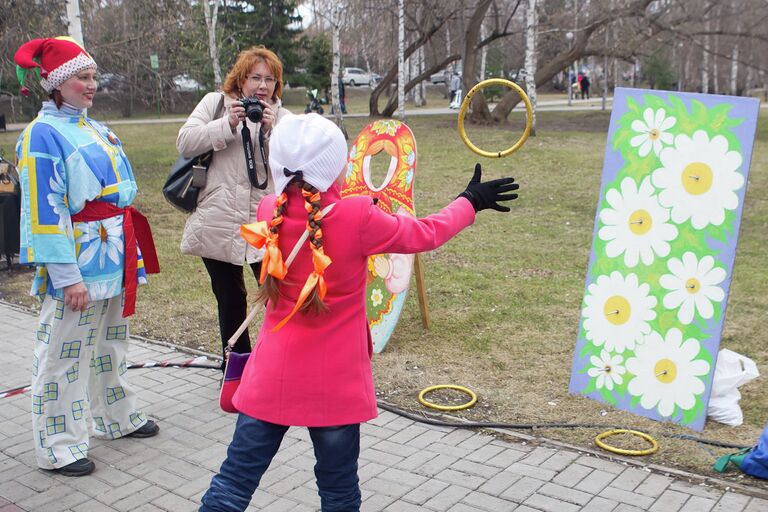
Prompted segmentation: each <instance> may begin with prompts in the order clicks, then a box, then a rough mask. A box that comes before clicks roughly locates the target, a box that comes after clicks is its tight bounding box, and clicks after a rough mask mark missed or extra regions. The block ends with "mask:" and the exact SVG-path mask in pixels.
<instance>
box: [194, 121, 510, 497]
mask: <svg viewBox="0 0 768 512" xmlns="http://www.w3.org/2000/svg"><path fill="white" fill-rule="evenodd" d="M346 163H347V145H346V141H345V139H344V136H343V134H342V133H341V131H340V130H339V129H338V128H337V127H336V125H335V124H333V123H332V122H331V121H329V120H327V119H325V118H323V117H321V116H319V115H317V114H306V115H295V116H294V115H289V116H286V117H284V118H283V119H282V121H281V122H280V124H278V125H277V126H276V127H275V128H274V129H273V131H272V138H271V141H270V155H269V164H270V168H271V174H272V178H273V180H274V185H275V195H270V196H266V197H264V199H262V201H261V203H260V204H259V207H258V210H257V219H258V222H256V223H255V224H249V225H246V226H243V228H242V230H241V233H242V234H243V236H244V237H245V239H246V240H247V241H248V242H249V243H251V244H253V245H255V246H257V247H259V248H261V247H263V248H264V249H265V250H266V252H265V256H264V261H263V262H262V267H261V268H262V274H261V279H260V280H261V281H262V283H263V286H262V287H261V293H262V295H263V298H264V299H265V300H266V306H267V309H266V313H265V317H264V323H263V324H262V326H261V330H260V331H259V335H258V339H257V341H256V346H255V348H254V350H253V352H252V353H251V357H250V359H249V360H248V363H247V365H246V367H245V371H244V372H243V376H242V381H241V384H240V387H239V388H238V390H237V392H236V393H235V396H234V400H233V401H234V404H235V406H236V407H237V409H238V411H239V412H240V415H239V417H238V420H237V426H236V429H235V433H234V436H233V438H232V442H231V443H230V445H229V449H228V451H227V458H226V459H225V461H224V463H223V464H222V466H221V469H220V472H219V474H217V475H216V476H215V477H214V478H213V480H212V481H211V486H210V488H209V489H208V491H207V492H206V493H205V495H204V496H203V499H202V506H201V508H200V511H201V512H214V511H216V512H220V511H242V510H245V509H246V508H247V507H248V504H249V503H250V500H251V496H252V495H253V493H254V491H255V490H256V488H257V487H258V485H259V481H260V480H261V476H262V475H263V474H264V472H265V471H266V469H267V467H268V466H269V464H270V462H271V461H272V458H273V457H274V455H275V453H276V452H277V450H278V448H279V446H280V442H281V441H282V438H283V435H284V434H285V432H286V431H287V430H288V427H289V426H306V427H309V434H310V437H311V439H312V443H313V446H314V451H315V457H316V459H317V463H316V465H315V476H316V478H317V487H318V494H319V495H320V501H321V506H322V511H323V512H334V511H344V512H349V511H357V510H359V507H360V502H361V498H360V488H359V485H358V478H357V462H358V455H359V452H360V423H362V422H364V421H368V420H370V419H372V418H375V417H376V416H377V409H376V395H375V392H374V387H373V376H372V372H371V354H372V345H371V335H370V332H369V330H368V322H367V319H366V312H365V285H366V269H367V260H368V257H369V256H371V255H375V254H381V253H390V252H391V253H402V254H411V253H417V252H424V251H430V250H433V249H435V248H437V247H439V246H440V245H442V244H444V243H445V242H447V241H448V240H450V239H451V238H452V237H454V236H455V235H456V234H458V233H459V232H460V231H461V230H462V229H464V228H466V227H467V226H469V225H471V224H472V223H473V222H474V220H475V212H477V211H480V210H483V209H486V208H493V209H495V210H498V211H509V208H508V207H506V206H501V205H499V204H498V202H500V201H509V200H512V199H515V198H516V197H517V194H514V193H510V192H512V191H514V190H516V189H517V188H518V185H517V184H515V183H513V181H514V180H513V179H512V178H502V179H498V180H492V181H488V182H484V183H481V182H480V175H481V170H480V165H479V164H478V165H477V166H476V167H475V174H474V176H473V178H472V180H471V181H470V183H469V185H468V186H467V189H466V190H465V191H464V192H462V193H461V194H459V197H457V198H456V199H455V200H454V201H453V202H451V203H450V204H449V205H448V206H447V207H445V208H444V209H443V210H441V211H440V212H438V213H435V214H433V215H430V216H428V217H425V218H423V219H417V218H413V217H408V216H403V215H390V214H387V213H385V212H383V211H382V210H381V209H380V208H378V207H377V206H375V205H374V204H373V202H372V201H371V199H370V198H367V197H364V196H360V197H352V198H347V199H344V200H341V197H340V195H339V184H338V183H337V182H338V181H339V180H340V176H343V172H342V171H343V170H344V169H345V168H346ZM330 205H333V206H331V207H330V210H329V209H328V207H329V206H330ZM305 231H306V232H308V233H309V236H308V241H307V242H306V243H304V244H303V245H301V246H299V250H298V253H297V255H296V257H295V259H294V260H293V262H292V263H291V265H290V268H287V267H286V265H285V262H284V260H285V259H287V258H288V254H289V253H290V252H291V251H292V250H293V249H294V246H296V243H297V240H299V238H300V237H301V235H302V234H303V233H304V232H305Z"/></svg>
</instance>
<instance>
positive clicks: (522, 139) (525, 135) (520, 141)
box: [459, 78, 533, 158]
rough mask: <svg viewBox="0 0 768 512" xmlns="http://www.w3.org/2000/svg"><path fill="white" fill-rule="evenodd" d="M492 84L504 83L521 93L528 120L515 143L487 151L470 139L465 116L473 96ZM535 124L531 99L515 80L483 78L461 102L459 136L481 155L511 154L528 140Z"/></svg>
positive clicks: (499, 156) (496, 156)
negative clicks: (503, 148)
mask: <svg viewBox="0 0 768 512" xmlns="http://www.w3.org/2000/svg"><path fill="white" fill-rule="evenodd" d="M491 85H504V86H506V87H509V88H510V89H512V90H514V91H516V92H517V94H519V95H520V98H522V100H523V102H524V103H525V112H526V120H525V130H523V135H521V136H520V138H519V139H518V140H517V142H515V143H514V144H513V145H511V146H510V147H508V148H507V149H505V150H504V151H485V150H482V149H480V148H478V147H477V146H475V145H474V144H472V141H471V140H469V137H467V132H466V131H464V117H465V116H466V115H467V110H468V109H469V104H470V103H472V96H474V95H475V93H477V92H478V91H480V90H482V89H485V88H486V87H488V86H491ZM532 126H533V106H532V105H531V100H530V98H528V95H527V94H525V91H523V89H522V88H521V87H520V86H519V85H517V84H516V83H514V82H511V81H509V80H505V79H503V78H489V79H488V80H483V81H482V82H480V83H479V84H477V85H476V86H474V87H473V88H472V89H470V91H469V92H468V93H467V95H466V96H464V101H462V102H461V108H460V109H459V137H461V140H463V141H464V144H466V145H467V147H468V148H469V149H471V150H472V151H474V152H475V153H477V154H478V155H480V156H485V157H488V158H502V157H505V156H509V155H511V154H512V153H514V152H515V151H517V150H518V149H520V147H521V146H522V145H523V144H524V143H525V141H526V140H528V136H529V135H530V134H531V127H532Z"/></svg>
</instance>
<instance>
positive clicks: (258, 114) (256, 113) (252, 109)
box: [240, 97, 264, 123]
mask: <svg viewBox="0 0 768 512" xmlns="http://www.w3.org/2000/svg"><path fill="white" fill-rule="evenodd" d="M240 103H242V104H243V107H245V116H246V117H247V118H248V119H250V120H251V122H252V123H258V122H261V118H262V117H264V105H262V104H261V100H259V99H258V98H253V97H245V98H242V99H241V100H240Z"/></svg>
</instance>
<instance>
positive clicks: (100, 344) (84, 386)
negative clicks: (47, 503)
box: [32, 295, 147, 469]
mask: <svg viewBox="0 0 768 512" xmlns="http://www.w3.org/2000/svg"><path fill="white" fill-rule="evenodd" d="M121 302H122V301H121V297H119V296H118V297H113V298H111V299H106V300H97V301H92V302H89V304H88V308H87V309H86V310H85V311H83V312H79V311H72V310H71V309H70V308H69V307H65V305H64V301H63V300H60V299H56V298H54V297H51V296H50V295H46V296H45V299H44V300H43V305H42V309H41V311H40V323H39V326H38V330H37V340H36V341H35V355H34V359H33V361H32V432H33V434H34V439H35V455H36V457H37V464H38V466H40V467H41V468H44V469H53V468H60V467H63V466H66V465H67V464H70V463H72V462H75V461H76V460H79V459H83V458H85V457H87V456H88V418H87V417H86V414H85V410H86V409H87V408H90V416H91V417H92V418H91V420H92V421H91V426H92V431H93V433H94V435H96V436H98V437H104V438H107V439H117V438H119V437H122V436H125V435H126V434H129V433H131V432H133V431H134V430H136V429H138V428H140V427H141V426H142V425H144V424H145V423H146V422H147V418H146V416H145V415H144V413H143V412H141V411H139V410H137V408H136V395H135V393H134V392H133V390H132V389H131V388H130V386H129V385H128V381H127V379H126V375H125V373H126V371H127V370H128V368H127V363H126V353H127V352H128V320H127V319H126V318H123V317H122V305H121Z"/></svg>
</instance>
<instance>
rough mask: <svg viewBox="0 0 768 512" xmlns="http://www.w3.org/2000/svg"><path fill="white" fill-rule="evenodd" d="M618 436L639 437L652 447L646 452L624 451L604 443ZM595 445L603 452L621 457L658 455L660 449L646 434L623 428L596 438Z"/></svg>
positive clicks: (609, 431)
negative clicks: (607, 438)
mask: <svg viewBox="0 0 768 512" xmlns="http://www.w3.org/2000/svg"><path fill="white" fill-rule="evenodd" d="M616 434H632V435H633V436H637V437H639V438H641V439H645V440H646V441H648V442H649V443H650V444H651V447H650V448H647V449H645V450H624V449H622V448H616V447H615V446H611V445H608V444H605V443H604V442H603V439H605V438H606V437H610V436H613V435H616ZM595 444H596V445H597V446H599V447H600V448H602V449H603V450H608V451H609V452H613V453H618V454H620V455H635V456H638V455H651V454H652V453H656V451H658V449H659V443H657V442H656V440H655V439H654V438H652V437H651V436H649V435H648V434H646V433H645V432H638V431H637V430H626V429H623V428H619V429H616V430H608V431H607V432H603V433H602V434H600V435H598V436H597V437H595Z"/></svg>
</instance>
